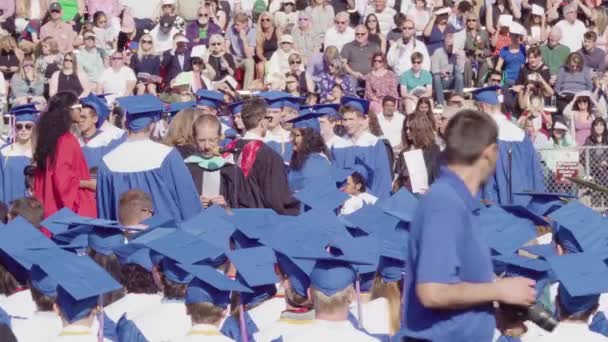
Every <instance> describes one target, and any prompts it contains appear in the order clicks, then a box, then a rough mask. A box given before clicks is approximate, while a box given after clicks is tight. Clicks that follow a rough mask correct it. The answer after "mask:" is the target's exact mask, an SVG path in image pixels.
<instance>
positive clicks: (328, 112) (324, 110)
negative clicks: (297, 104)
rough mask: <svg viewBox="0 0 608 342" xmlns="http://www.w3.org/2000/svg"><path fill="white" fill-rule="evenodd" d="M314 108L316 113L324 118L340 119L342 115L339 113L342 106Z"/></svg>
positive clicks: (333, 105)
mask: <svg viewBox="0 0 608 342" xmlns="http://www.w3.org/2000/svg"><path fill="white" fill-rule="evenodd" d="M312 108H313V110H314V111H315V112H317V113H320V114H323V116H328V117H331V118H334V119H339V118H340V113H339V112H338V110H339V109H340V105H339V104H337V103H325V104H318V105H314V106H313V107H312Z"/></svg>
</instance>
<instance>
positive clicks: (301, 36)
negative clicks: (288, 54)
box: [291, 11, 323, 64]
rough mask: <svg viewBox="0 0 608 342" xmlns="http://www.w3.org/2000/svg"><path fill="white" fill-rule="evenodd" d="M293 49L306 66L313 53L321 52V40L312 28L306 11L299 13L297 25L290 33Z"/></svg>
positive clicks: (310, 18)
mask: <svg viewBox="0 0 608 342" xmlns="http://www.w3.org/2000/svg"><path fill="white" fill-rule="evenodd" d="M291 36H292V37H293V44H294V48H295V49H296V50H297V51H298V53H299V54H300V56H302V59H303V60H304V61H305V62H304V64H307V63H308V62H309V61H310V60H311V57H312V56H313V54H314V53H317V52H319V51H320V50H321V44H322V43H323V42H322V40H321V39H322V38H321V35H320V34H319V33H317V32H316V31H315V29H314V28H313V27H312V17H311V15H310V13H309V12H307V11H300V13H299V15H298V25H297V26H296V27H294V29H293V30H292V31H291Z"/></svg>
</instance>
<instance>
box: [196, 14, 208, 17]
mask: <svg viewBox="0 0 608 342" xmlns="http://www.w3.org/2000/svg"><path fill="white" fill-rule="evenodd" d="M198 17H199V18H208V17H209V14H199V15H198Z"/></svg>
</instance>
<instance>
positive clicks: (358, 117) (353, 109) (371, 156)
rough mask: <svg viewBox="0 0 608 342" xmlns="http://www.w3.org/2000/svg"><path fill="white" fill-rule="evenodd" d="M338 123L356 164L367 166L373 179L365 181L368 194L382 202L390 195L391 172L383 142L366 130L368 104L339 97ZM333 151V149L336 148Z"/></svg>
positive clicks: (363, 101)
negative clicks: (340, 112) (341, 127)
mask: <svg viewBox="0 0 608 342" xmlns="http://www.w3.org/2000/svg"><path fill="white" fill-rule="evenodd" d="M341 104H342V109H341V111H342V124H343V125H344V128H345V130H346V135H345V137H344V138H346V139H348V140H349V141H350V142H351V143H352V147H347V148H346V149H352V151H353V153H354V156H355V161H354V163H356V160H357V159H360V162H359V164H365V165H367V166H369V168H370V170H371V172H370V173H371V174H373V179H370V180H369V182H368V183H369V184H368V186H369V192H370V193H371V194H372V195H374V196H376V197H378V198H379V199H385V198H388V197H389V196H390V191H391V185H392V184H391V183H392V176H393V175H392V171H391V166H390V165H389V160H390V158H389V156H388V154H387V150H386V147H385V146H384V143H383V142H382V141H381V140H380V139H379V138H378V137H376V136H374V135H373V134H371V133H370V132H369V129H368V125H369V123H368V120H369V119H368V117H367V112H368V111H369V101H367V100H363V99H359V98H355V97H349V96H345V97H342V102H341ZM336 149H337V148H336ZM340 166H341V167H344V166H346V167H352V166H353V165H344V166H342V165H340Z"/></svg>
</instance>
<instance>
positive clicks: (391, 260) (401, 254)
mask: <svg viewBox="0 0 608 342" xmlns="http://www.w3.org/2000/svg"><path fill="white" fill-rule="evenodd" d="M380 236H381V239H380V260H379V262H378V273H379V274H380V276H381V277H382V279H384V281H385V282H387V283H390V282H395V281H399V280H401V279H403V272H404V270H405V261H406V260H407V253H408V247H407V246H408V244H409V238H410V235H409V233H408V231H407V230H404V229H388V230H386V231H384V232H382V233H381V234H380Z"/></svg>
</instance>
